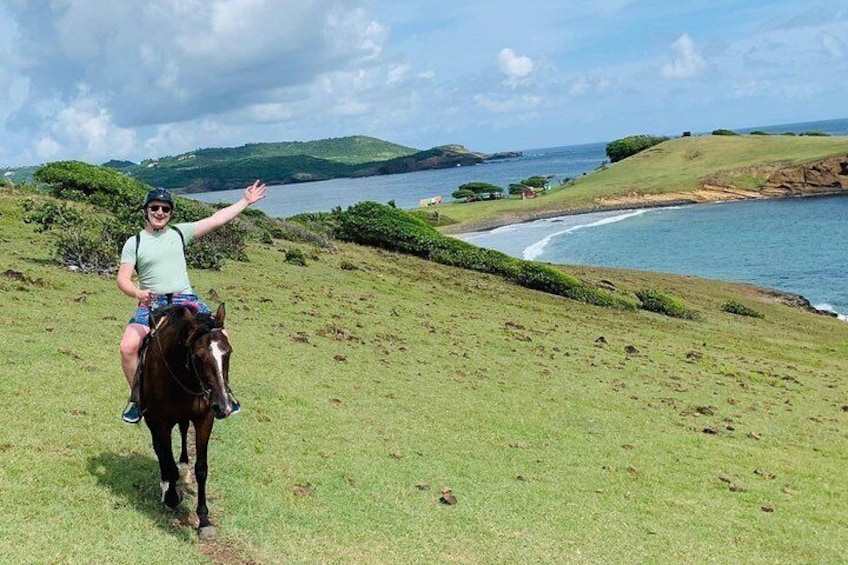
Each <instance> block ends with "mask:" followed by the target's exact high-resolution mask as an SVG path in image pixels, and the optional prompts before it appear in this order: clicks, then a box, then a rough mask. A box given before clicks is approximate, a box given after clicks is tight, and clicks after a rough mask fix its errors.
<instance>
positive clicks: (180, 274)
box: [121, 222, 195, 294]
mask: <svg viewBox="0 0 848 565" xmlns="http://www.w3.org/2000/svg"><path fill="white" fill-rule="evenodd" d="M176 227H177V228H178V229H179V230H180V231H181V232H182V233H183V237H184V238H185V244H186V245H188V244H189V242H190V241H191V240H192V239H194V228H195V223H194V222H191V223H185V224H176ZM121 263H129V264H131V265H135V267H136V271H137V272H138V286H139V288H141V289H142V290H152V291H153V292H155V293H156V294H168V293H174V294H177V293H179V294H194V291H193V290H192V288H191V283H190V282H189V280H188V269H187V268H186V260H185V253H184V252H183V242H182V240H181V239H180V234H178V233H177V232H176V231H175V230H173V229H172V228H170V227H168V228H166V229H164V230H162V231H160V232H157V233H152V234H151V233H148V232H147V230H142V231H141V240H140V241H139V244H138V256H137V257H136V250H135V236H133V237H131V238H129V239H128V240H127V242H126V243H124V248H123V249H122V250H121Z"/></svg>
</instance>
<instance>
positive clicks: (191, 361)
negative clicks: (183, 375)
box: [150, 310, 224, 403]
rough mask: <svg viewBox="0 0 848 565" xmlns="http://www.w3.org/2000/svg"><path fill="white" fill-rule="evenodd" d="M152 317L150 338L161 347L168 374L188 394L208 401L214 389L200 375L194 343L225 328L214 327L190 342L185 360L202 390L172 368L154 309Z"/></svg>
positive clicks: (161, 354)
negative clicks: (194, 386)
mask: <svg viewBox="0 0 848 565" xmlns="http://www.w3.org/2000/svg"><path fill="white" fill-rule="evenodd" d="M150 317H151V319H153V321H154V328H153V329H152V330H151V331H150V338H151V339H153V340H154V341H155V342H156V346H157V347H158V349H159V355H160V356H161V358H162V364H163V365H165V369H167V371H168V374H169V375H170V376H171V379H173V381H174V382H175V383H177V385H178V386H179V387H180V388H181V389H182V390H183V391H184V392H186V393H187V394H190V395H192V396H197V397H198V398H202V399H203V401H204V402H206V403H208V402H209V399H210V397H211V396H212V391H211V389H210V388H209V387H207V386H206V384H205V383H204V382H203V379H202V378H201V377H200V370H199V369H198V367H197V355H196V354H195V353H194V345H195V344H196V343H197V342H198V341H199V340H200V338H202V337H203V336H206V335H209V334H214V333H223V331H224V328H212V329H210V330H207V331H204V332H201V333H199V335H197V336H196V337H195V338H194V339H193V340H192V341H191V343H190V344H188V346H187V349H188V355H187V358H186V361H185V366H186V369H187V370H189V369H190V370H189V372H190V373H191V374H193V375H194V378H195V380H196V381H197V388H198V389H200V391H199V392H198V391H196V390H192V389H191V388H189V387H188V386H186V384H185V383H183V382H182V381H181V380H180V379H179V377H177V375H176V373H175V372H174V371H173V369H171V366H170V365H169V364H168V361H167V359H166V358H165V350H164V349H163V347H162V340H160V339H159V332H158V331H157V330H158V326H159V322H156V318H155V317H154V316H153V310H151V311H150Z"/></svg>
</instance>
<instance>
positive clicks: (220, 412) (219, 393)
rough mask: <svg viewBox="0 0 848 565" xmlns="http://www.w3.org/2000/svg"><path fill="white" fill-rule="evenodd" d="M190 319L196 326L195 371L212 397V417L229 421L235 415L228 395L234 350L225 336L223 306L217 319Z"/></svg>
mask: <svg viewBox="0 0 848 565" xmlns="http://www.w3.org/2000/svg"><path fill="white" fill-rule="evenodd" d="M187 318H188V319H189V320H190V321H191V322H192V323H194V324H195V330H194V332H192V334H191V337H190V339H189V343H190V347H191V352H190V354H191V356H192V363H193V364H194V370H195V372H196V373H197V377H198V379H199V380H200V382H201V384H202V385H203V387H204V388H205V389H206V390H207V391H208V393H209V403H210V404H211V406H212V413H213V414H214V415H215V417H216V418H218V419H221V418H226V417H227V416H229V415H230V414H231V413H232V411H233V403H232V400H231V399H230V394H229V373H230V354H231V353H232V351H233V349H232V347H230V341H229V340H228V339H227V334H226V333H224V304H223V303H222V304H221V305H220V306H218V311H217V312H216V313H215V316H209V315H202V314H198V315H192V314H191V312H188V313H187Z"/></svg>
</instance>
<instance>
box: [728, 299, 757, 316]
mask: <svg viewBox="0 0 848 565" xmlns="http://www.w3.org/2000/svg"><path fill="white" fill-rule="evenodd" d="M721 309H722V311H724V312H727V313H728V314H735V315H737V316H748V317H750V318H764V317H765V316H763V315H762V314H761V313H760V312H757V311H756V310H754V309H753V308H748V307H747V306H745V305H744V304H742V303H741V302H737V301H735V300H731V301H729V302H725V303H724V304H722V305H721Z"/></svg>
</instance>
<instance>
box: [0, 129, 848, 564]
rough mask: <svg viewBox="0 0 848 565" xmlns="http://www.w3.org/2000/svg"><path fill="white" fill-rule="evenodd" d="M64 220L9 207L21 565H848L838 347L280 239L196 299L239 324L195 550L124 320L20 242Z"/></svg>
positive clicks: (10, 403)
mask: <svg viewBox="0 0 848 565" xmlns="http://www.w3.org/2000/svg"><path fill="white" fill-rule="evenodd" d="M734 139H735V138H734ZM625 162H626V161H625ZM625 162H623V163H621V164H624V163H625ZM618 165H619V164H617V165H615V166H613V167H611V168H610V171H612V170H614V169H615V168H616V167H617V166H618ZM553 196H554V195H551V196H546V197H545V198H541V199H537V201H539V200H546V199H548V198H552V197H553ZM51 198H53V197H51V196H50V195H48V194H45V193H44V192H41V191H36V190H34V189H31V188H27V187H20V188H15V187H8V186H7V187H3V188H2V189H0V240H2V241H3V245H2V246H0V261H2V264H3V265H5V266H6V267H4V269H3V272H2V273H0V291H2V293H3V296H4V304H5V306H6V308H5V310H4V315H3V323H2V324H0V342H2V343H3V355H4V369H3V378H2V379H0V389H2V395H3V398H4V399H6V401H5V402H3V403H2V404H0V419H2V421H3V422H4V425H3V426H2V427H0V454H2V457H3V465H2V467H0V489H2V491H3V493H4V495H3V497H2V498H0V531H2V533H3V535H2V536H0V555H3V556H4V560H5V561H8V562H11V563H16V562H38V563H44V562H79V563H114V562H122V561H125V560H126V559H127V558H128V556H130V558H131V559H132V560H133V561H138V562H151V563H152V562H163V561H168V562H176V561H181V562H187V563H198V562H210V563H229V562H252V563H290V562H295V563H298V562H334V563H377V564H380V563H387V564H388V563H434V562H467V563H497V562H510V563H512V562H516V563H517V562H528V563H542V562H545V563H551V562H565V563H568V562H590V563H597V562H615V563H645V562H660V561H665V562H692V561H710V562H715V563H738V562H746V563H799V562H818V563H834V562H839V561H841V560H842V559H843V556H844V547H846V545H848V518H846V514H845V511H844V509H843V508H842V507H841V505H839V504H834V503H833V501H834V500H843V499H845V498H846V496H848V493H846V486H845V484H844V481H840V480H836V478H838V477H841V476H842V474H843V470H844V469H843V467H844V457H843V456H842V452H843V447H844V428H845V425H846V420H845V418H846V414H848V407H846V398H848V396H847V395H848V383H846V377H845V373H844V367H845V366H846V363H848V345H846V344H848V324H845V323H843V322H840V321H838V320H836V319H833V318H829V317H825V316H817V315H815V314H811V313H809V312H808V311H806V310H803V309H800V308H798V307H797V306H794V305H791V302H792V301H791V300H790V299H789V298H791V297H786V296H783V295H780V294H776V293H773V292H766V291H762V290H760V289H757V288H755V287H752V286H749V285H741V284H731V283H723V282H718V281H708V280H703V279H699V278H696V277H679V276H673V275H666V274H654V273H644V272H635V271H624V270H616V269H602V268H592V267H571V266H557V267H550V266H549V267H548V268H550V269H555V270H556V271H559V272H562V273H563V274H564V275H567V276H569V277H573V278H574V279H575V280H578V281H581V282H582V283H583V284H586V285H587V286H590V287H593V288H605V289H607V290H606V292H609V293H612V294H613V295H615V296H636V295H637V292H641V291H643V290H644V289H652V290H655V292H658V293H661V294H662V295H664V296H666V297H674V300H676V301H678V302H679V304H683V305H685V307H686V308H688V309H691V310H692V311H696V312H698V314H699V318H698V319H697V320H693V319H687V318H676V317H669V316H667V315H657V314H655V313H653V312H650V311H645V310H644V309H640V310H636V309H632V310H631V309H616V308H608V307H599V306H596V305H593V304H587V303H585V302H581V301H575V300H567V299H563V298H562V297H561V296H557V295H554V294H551V293H548V292H540V291H539V290H534V289H532V288H526V287H524V286H521V285H519V284H516V283H515V282H514V281H511V280H509V279H506V278H505V277H503V276H500V275H494V274H487V273H483V272H480V271H477V270H469V269H466V268H458V267H456V266H449V265H444V264H440V263H438V262H436V261H434V260H432V259H431V260H424V259H422V258H420V257H417V256H414V255H412V254H407V253H399V252H397V251H396V250H390V249H388V248H386V247H385V246H380V247H373V246H372V245H370V244H369V245H361V244H355V243H349V242H346V241H336V242H335V243H334V245H333V246H332V247H327V246H320V245H315V244H313V243H308V242H305V241H302V240H297V241H294V240H290V239H287V236H283V237H278V236H282V235H283V234H282V233H280V232H276V231H271V232H268V236H267V237H262V238H254V237H247V238H246V239H245V248H244V251H245V256H244V257H243V259H244V260H241V261H235V260H232V259H224V260H223V261H222V264H221V266H220V269H218V270H210V269H207V270H200V271H198V270H193V271H192V273H191V276H192V280H193V282H194V284H195V286H196V287H197V288H198V290H200V292H201V294H202V295H203V296H204V297H205V298H206V299H207V300H208V301H209V302H210V303H211V304H213V305H214V304H215V303H216V302H217V301H218V300H222V301H226V302H227V310H228V317H227V325H228V328H229V331H230V335H231V342H232V344H233V347H234V353H233V358H232V364H231V377H232V379H233V384H234V387H236V390H237V391H238V393H239V397H240V400H241V401H242V404H243V406H244V410H243V412H242V414H240V415H239V416H238V417H237V418H233V419H230V420H227V421H223V422H219V423H217V424H216V430H215V434H214V435H213V442H212V445H211V451H210V479H209V481H210V482H209V489H210V491H209V496H210V497H211V498H213V499H214V502H215V517H214V520H215V521H216V526H217V529H218V534H217V537H216V538H215V539H213V540H199V539H198V538H197V536H196V534H195V532H194V530H193V527H192V526H193V524H195V522H196V517H194V516H193V513H192V512H191V510H190V508H191V506H192V505H191V500H190V498H191V497H189V500H187V501H186V502H184V503H183V505H182V508H181V509H180V511H178V512H177V513H174V514H169V513H167V512H165V511H164V510H163V509H162V506H161V504H160V502H159V499H160V491H159V485H158V466H157V463H156V459H155V457H154V455H153V452H152V450H151V448H150V442H149V436H148V434H147V431H146V430H145V429H143V428H142V427H128V426H125V425H123V424H121V423H120V421H119V414H120V409H121V407H122V405H123V400H124V399H125V397H126V394H127V391H126V384H125V383H124V382H123V378H122V377H121V376H120V368H119V361H118V355H117V343H118V341H119V338H120V335H121V332H122V331H123V328H124V326H125V323H126V317H127V316H128V315H129V313H130V311H131V309H132V308H133V307H134V305H133V304H131V303H129V302H128V301H127V299H126V298H125V297H123V296H122V295H121V294H120V293H119V292H118V291H117V290H116V289H115V283H114V279H113V278H112V277H110V276H103V275H99V274H89V275H84V274H80V273H76V272H71V271H69V270H68V269H67V268H66V267H64V266H63V265H62V264H60V263H59V262H58V261H56V259H55V258H54V244H55V241H54V240H53V239H52V236H51V235H50V233H49V232H47V233H42V232H38V231H35V230H33V225H27V224H25V223H24V217H25V214H26V213H25V211H24V209H23V208H22V207H21V201H22V200H33V201H34V202H35V203H36V205H38V204H40V203H41V202H45V201H49V200H50V199H51ZM86 198H90V196H86ZM62 201H63V202H65V203H67V204H68V206H69V207H84V208H86V210H87V209H88V208H90V207H92V206H93V205H92V204H90V201H89V200H82V201H78V200H69V199H67V198H64V197H63V199H62ZM479 204H488V203H474V204H469V205H463V206H467V207H468V208H473V207H475V206H478V205H479ZM363 208H364V209H367V208H371V209H372V210H371V211H372V212H373V213H374V214H379V215H380V216H381V217H383V219H382V220H381V221H386V222H390V221H396V222H398V223H400V224H403V225H397V226H392V225H391V224H390V225H389V227H390V229H397V230H402V231H404V232H405V231H406V230H407V228H409V231H414V229H413V228H414V227H415V226H414V225H412V224H414V223H412V224H408V225H407V222H410V220H409V219H408V218H406V217H405V216H402V217H401V216H395V215H394V213H393V212H390V211H388V210H384V209H383V208H382V207H377V206H374V205H367V206H366V205H363ZM387 208H390V207H387ZM459 208H461V207H457V209H459ZM362 211H363V212H364V211H365V210H362ZM330 216H332V215H330ZM351 216H352V217H351V218H350V222H351V224H353V225H352V226H349V228H350V229H351V230H358V229H365V228H366V227H367V226H364V225H363V226H360V225H357V224H356V216H359V214H358V213H356V211H353V213H351ZM247 219H249V220H250V221H251V223H253V222H254V221H255V220H256V218H247ZM313 219H315V220H316V225H318V224H319V223H320V222H321V221H329V219H332V218H329V219H328V218H313ZM336 219H338V217H336ZM420 227H421V229H422V233H424V234H425V235H427V237H431V238H432V237H434V236H433V234H432V232H430V231H424V226H420ZM250 233H252V232H250ZM391 233H397V232H391ZM365 234H366V235H367V232H365ZM405 244H409V242H407V243H405ZM296 250H297V251H296ZM298 252H299V253H298ZM298 258H300V259H303V260H302V261H301V260H298ZM538 272H544V271H538ZM213 297H215V298H214V299H213ZM730 302H738V303H739V304H744V305H745V306H746V307H748V308H751V309H753V310H756V311H757V312H760V313H761V314H762V317H751V316H737V315H729V314H728V313H727V312H726V311H725V310H723V305H726V304H728V303H730ZM124 313H126V314H124ZM62 524H65V525H67V524H73V527H72V528H67V527H63V526H62Z"/></svg>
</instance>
